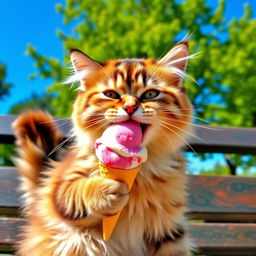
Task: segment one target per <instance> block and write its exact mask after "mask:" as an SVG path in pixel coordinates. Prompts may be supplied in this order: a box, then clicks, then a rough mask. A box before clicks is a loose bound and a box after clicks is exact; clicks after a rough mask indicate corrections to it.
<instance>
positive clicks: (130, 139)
mask: <svg viewBox="0 0 256 256" xmlns="http://www.w3.org/2000/svg"><path fill="white" fill-rule="evenodd" d="M141 142H142V131H141V127H140V125H139V123H137V122H134V121H127V122H122V123H116V124H112V125H111V126H109V127H108V128H107V129H106V130H105V131H104V132H103V134H102V136H101V137H100V138H99V139H97V140H96V142H95V150H96V155H97V157H98V159H99V160H100V161H101V162H102V163H103V164H104V165H106V166H109V167H112V168H117V169H132V168H135V167H137V166H139V165H140V164H141V163H142V162H145V161H146V159H147V150H146V148H145V147H143V146H141Z"/></svg>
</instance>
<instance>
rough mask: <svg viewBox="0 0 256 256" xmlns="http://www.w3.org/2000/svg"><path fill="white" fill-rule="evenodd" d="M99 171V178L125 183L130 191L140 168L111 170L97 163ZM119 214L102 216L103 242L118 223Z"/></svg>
mask: <svg viewBox="0 0 256 256" xmlns="http://www.w3.org/2000/svg"><path fill="white" fill-rule="evenodd" d="M99 169H100V176H101V177H106V178H109V179H113V180H119V181H122V182H125V183H126V184H127V186H128V188H129V191H130V190H131V187H132V185H133V182H134V180H135V178H136V176H137V174H138V171H139V169H140V166H138V167H136V168H133V169H127V170H124V169H116V168H111V167H108V166H105V165H104V164H102V163H101V162H99ZM120 213H121V211H120V212H118V213H117V214H115V215H113V216H103V219H102V229H103V239H104V241H108V240H109V238H110V236H111V234H112V232H113V230H114V228H115V225H116V223H117V221H118V218H119V216H120Z"/></svg>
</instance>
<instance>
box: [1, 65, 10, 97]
mask: <svg viewBox="0 0 256 256" xmlns="http://www.w3.org/2000/svg"><path fill="white" fill-rule="evenodd" d="M6 75H7V73H6V67H5V65H4V64H1V63H0V99H2V98H4V97H5V96H7V95H8V94H9V90H10V88H11V86H12V84H11V83H8V82H6V81H5V77H6Z"/></svg>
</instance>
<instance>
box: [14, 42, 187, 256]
mask: <svg viewBox="0 0 256 256" xmlns="http://www.w3.org/2000/svg"><path fill="white" fill-rule="evenodd" d="M189 58H190V55H189V50H188V42H187V41H186V40H183V41H181V42H179V43H177V44H176V45H175V46H174V47H173V48H172V49H171V50H170V51H169V52H168V53H167V54H166V55H165V56H163V57H162V58H160V59H158V60H155V59H117V60H108V61H106V62H105V63H104V64H101V63H98V62H96V61H95V60H93V59H92V58H90V57H89V56H87V55H86V54H84V53H83V52H81V51H79V50H72V51H71V61H72V64H73V67H74V71H75V74H74V75H73V76H72V77H71V78H70V79H68V82H78V81H79V87H78V92H77V97H76V100H75V102H74V106H73V114H72V120H73V126H74V127H73V134H74V137H75V139H74V142H73V144H72V145H71V146H69V147H68V149H66V150H63V152H62V153H61V154H60V155H59V156H58V155H56V154H55V156H54V155H53V154H52V152H53V151H55V148H58V147H59V146H58V145H60V143H61V142H62V141H63V138H62V134H61V132H60V131H59V130H58V128H57V126H56V124H55V123H54V119H53V117H52V116H51V115H50V114H48V113H46V112H43V111H40V110H34V111H32V110H30V111H27V112H25V113H23V114H22V115H21V116H20V117H18V119H17V120H16V121H15V122H14V124H13V128H14V131H15V136H16V144H17V148H18V150H17V151H18V157H17V159H16V165H17V168H18V170H19V172H20V174H21V188H22V190H23V191H24V211H23V212H24V216H25V221H26V223H25V225H24V227H23V228H22V229H21V232H20V242H19V243H18V245H17V255H18V256H190V255H191V243H190V240H189V238H188V236H187V233H186V228H185V226H186V224H185V217H184V213H185V212H186V190H185V188H186V176H185V161H184V159H183V156H182V147H183V146H184V145H185V144H186V140H187V138H188V136H189V134H191V132H192V124H191V122H192V120H191V119H192V118H191V113H192V105H191V103H190V101H189V99H188V97H187V95H186V90H185V88H184V86H183V80H184V78H185V77H186V73H185V69H186V66H187V61H188V59H189ZM60 104H61V102H60ZM132 106H133V108H129V107H132ZM127 107H128V109H132V111H127ZM130 119H132V120H134V121H136V122H139V123H140V126H141V129H142V132H143V145H144V146H146V148H147V150H148V160H147V161H146V162H145V163H144V164H142V167H141V169H140V171H139V174H138V175H137V177H136V180H135V182H134V185H133V187H132V189H131V191H130V192H129V191H128V188H127V185H126V184H124V183H122V182H119V181H115V180H110V179H107V178H102V177H100V176H99V170H98V160H97V159H96V156H95V152H94V142H95V140H96V139H97V138H98V137H100V136H101V135H102V133H103V131H104V130H105V129H106V127H108V126H109V125H110V124H112V123H118V122H123V121H127V120H130ZM121 209H123V210H122V213H121V216H120V218H119V220H118V223H117V225H116V228H115V230H114V232H113V234H112V237H111V239H110V240H109V241H108V242H105V241H103V239H102V227H101V224H102V216H104V215H113V214H115V213H116V212H118V211H120V210H121Z"/></svg>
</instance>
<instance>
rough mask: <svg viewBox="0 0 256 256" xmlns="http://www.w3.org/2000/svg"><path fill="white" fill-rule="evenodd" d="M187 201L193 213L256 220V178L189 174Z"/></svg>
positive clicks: (196, 216)
mask: <svg viewBox="0 0 256 256" xmlns="http://www.w3.org/2000/svg"><path fill="white" fill-rule="evenodd" d="M188 201H189V208H190V212H191V214H192V216H193V217H195V218H199V219H208V220H228V221H230V220H244V221H245V220H254V221H255V220H256V178H248V177H238V176H203V175H198V176H196V175H190V176H189V187H188Z"/></svg>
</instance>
